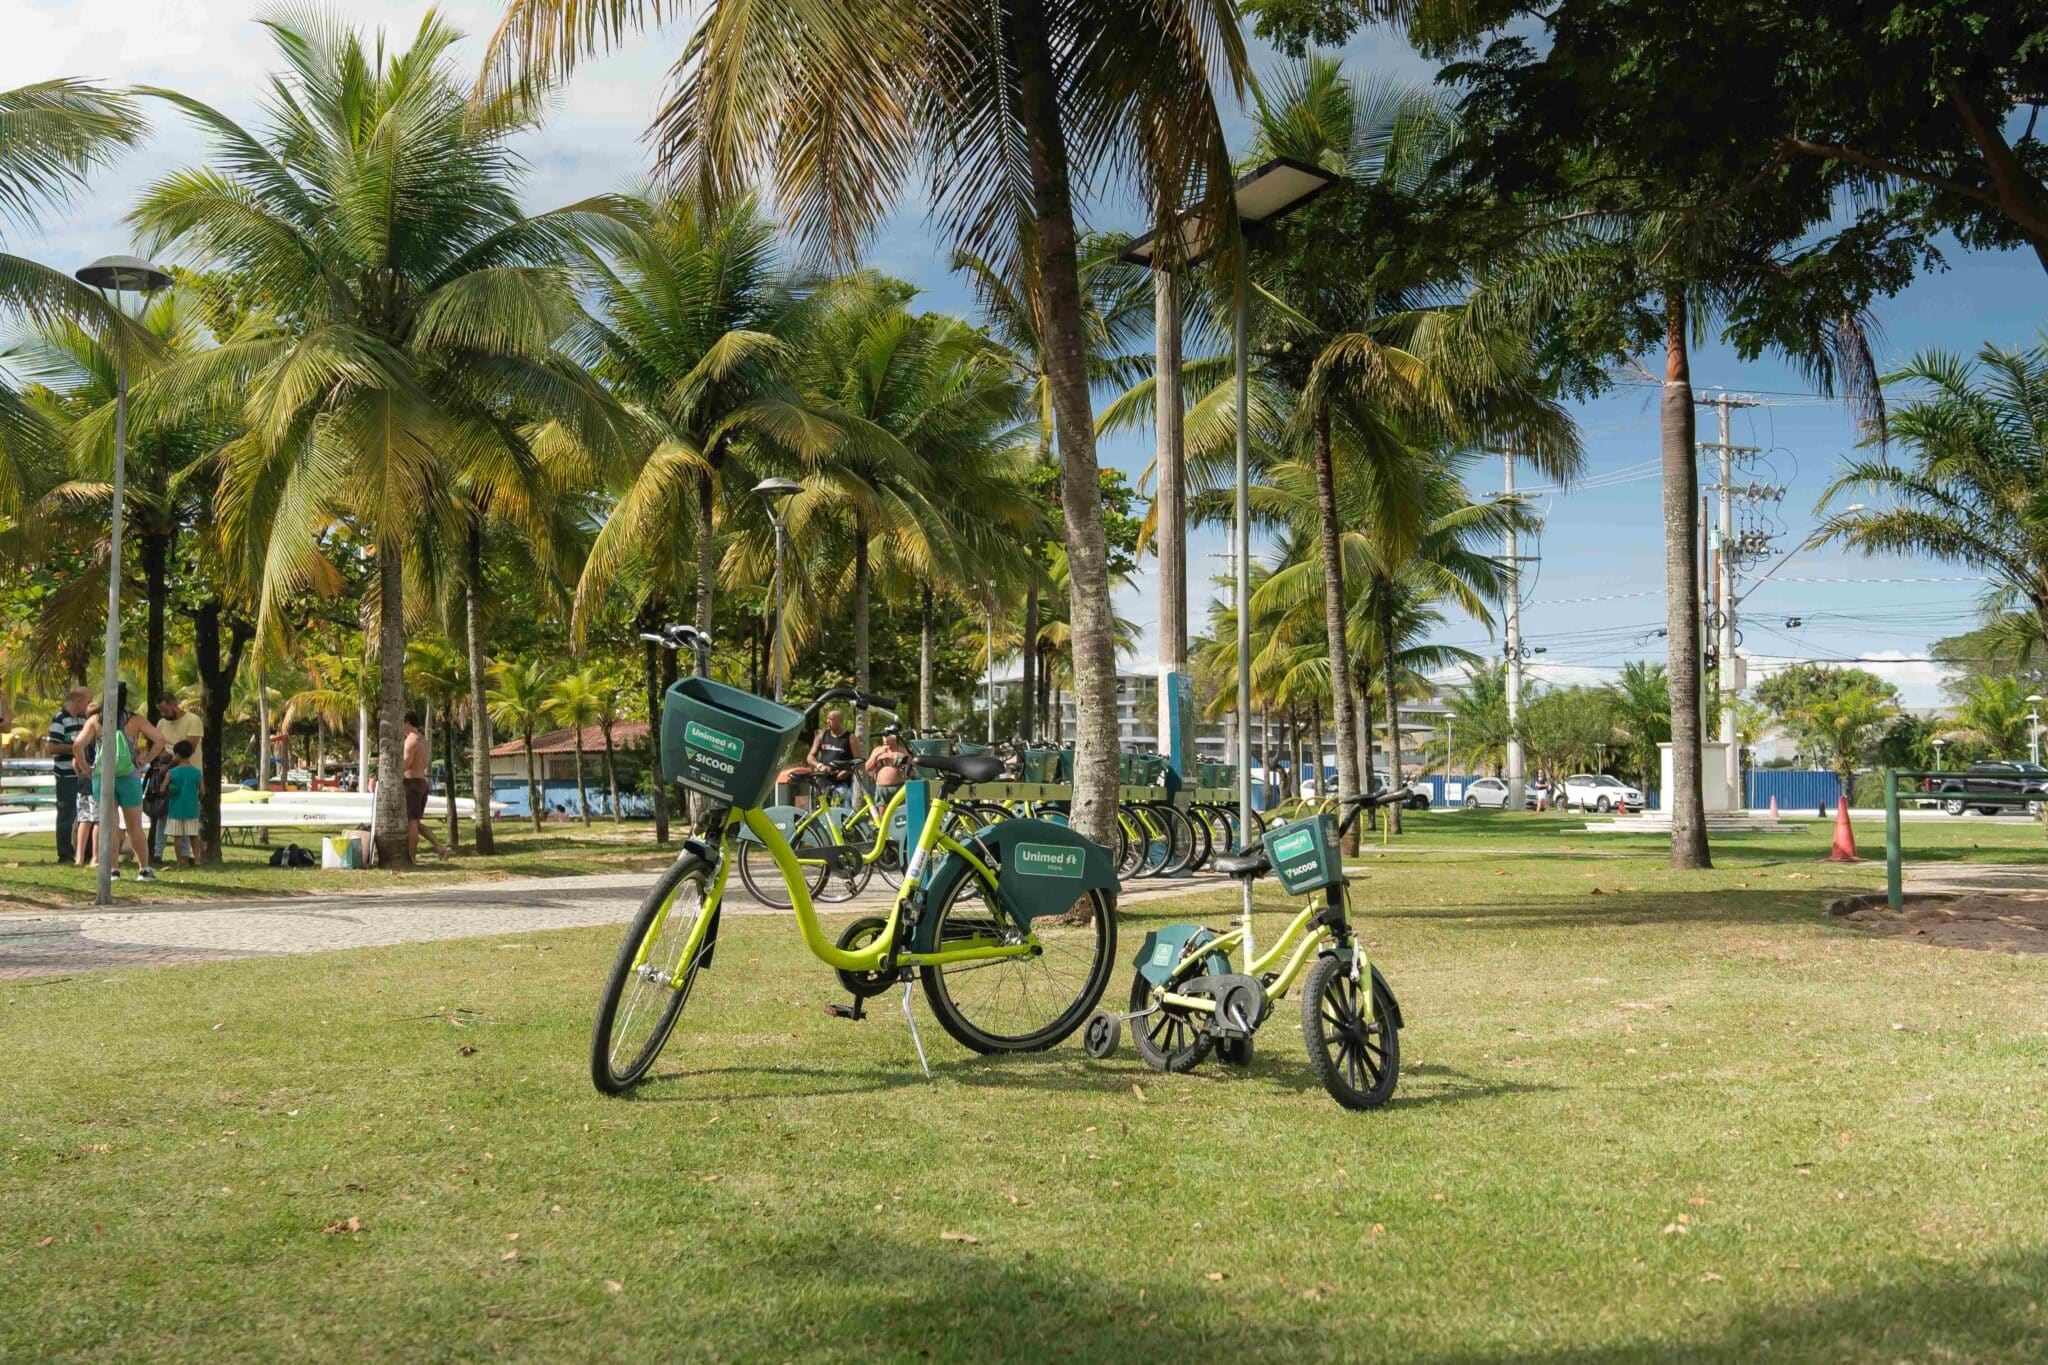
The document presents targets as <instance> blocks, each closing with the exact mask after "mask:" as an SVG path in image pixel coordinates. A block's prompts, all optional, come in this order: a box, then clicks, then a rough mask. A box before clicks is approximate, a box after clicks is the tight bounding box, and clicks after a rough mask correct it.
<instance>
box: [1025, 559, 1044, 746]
mask: <svg viewBox="0 0 2048 1365" xmlns="http://www.w3.org/2000/svg"><path fill="white" fill-rule="evenodd" d="M1023 654H1024V658H1023V669H1024V678H1023V689H1024V690H1023V696H1024V738H1026V739H1030V738H1031V737H1032V736H1034V735H1036V734H1037V733H1038V732H1039V731H1040V730H1041V729H1042V728H1043V726H1034V725H1033V724H1032V720H1033V717H1032V714H1031V713H1032V712H1033V711H1034V710H1037V709H1041V708H1042V706H1043V702H1042V701H1041V700H1040V698H1039V693H1038V689H1039V688H1040V687H1041V686H1042V684H1041V683H1040V682H1039V676H1038V675H1039V673H1040V672H1041V671H1042V665H1041V663H1040V660H1039V658H1038V584H1036V583H1033V584H1032V585H1031V586H1030V587H1028V588H1026V589H1025V590H1024V649H1023Z"/></svg>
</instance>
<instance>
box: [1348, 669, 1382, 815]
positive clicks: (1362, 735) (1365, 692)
mask: <svg viewBox="0 0 2048 1365" xmlns="http://www.w3.org/2000/svg"><path fill="white" fill-rule="evenodd" d="M1371 667H1372V660H1371V659H1366V660H1364V661H1362V662H1361V663H1360V665H1359V668H1360V670H1361V675H1362V674H1363V672H1364V671H1365V670H1368V669H1370V668H1371ZM1362 681H1363V678H1362V676H1361V682H1362ZM1356 702H1357V710H1356V711H1355V712H1353V714H1354V715H1356V716H1357V717H1358V790H1359V791H1361V792H1367V793H1369V792H1371V791H1372V779H1373V765H1372V694H1371V692H1370V690H1369V689H1367V688H1366V687H1364V686H1361V687H1360V688H1359V689H1358V696H1357V698H1356ZM1359 823H1360V824H1362V825H1363V826H1364V827H1365V828H1367V829H1377V828H1379V812H1378V811H1377V810H1375V809H1373V808H1372V807H1371V806H1367V807H1366V808H1365V819H1363V820H1361V821H1360V822H1359Z"/></svg>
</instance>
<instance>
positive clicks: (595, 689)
mask: <svg viewBox="0 0 2048 1365" xmlns="http://www.w3.org/2000/svg"><path fill="white" fill-rule="evenodd" d="M604 697H605V688H604V683H603V681H602V680H601V679H599V678H598V676H597V671H596V669H594V668H585V669H583V670H582V671H581V672H577V673H568V674H564V675H563V676H562V677H561V678H560V679H558V680H557V681H556V683H555V686H554V690H553V692H551V693H550V694H549V698H550V701H551V702H552V704H553V714H554V717H555V719H556V720H558V721H560V722H561V723H562V724H564V725H566V726H568V727H569V728H570V729H571V730H572V731H574V732H575V736H576V741H575V742H576V805H577V808H578V810H579V811H581V813H582V815H583V823H584V824H585V825H586V826H587V825H588V824H589V823H590V790H589V788H587V787H585V786H584V785H583V731H584V728H585V727H586V726H591V725H595V724H597V720H598V717H599V716H600V715H601V714H603V711H604ZM605 761H606V766H607V767H609V766H610V761H611V760H610V755H609V753H607V755H606V760H605Z"/></svg>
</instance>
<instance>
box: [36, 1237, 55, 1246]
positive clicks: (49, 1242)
mask: <svg viewBox="0 0 2048 1365" xmlns="http://www.w3.org/2000/svg"><path fill="white" fill-rule="evenodd" d="M56 1241H57V1239H56V1238H55V1237H45V1238H43V1240H42V1241H40V1242H37V1243H36V1245H37V1246H39V1247H46V1246H53V1245H55V1244H56Z"/></svg>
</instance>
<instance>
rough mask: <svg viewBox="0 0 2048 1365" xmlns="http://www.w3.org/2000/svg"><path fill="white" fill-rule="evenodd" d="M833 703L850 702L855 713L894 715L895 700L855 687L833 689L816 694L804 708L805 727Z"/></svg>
mask: <svg viewBox="0 0 2048 1365" xmlns="http://www.w3.org/2000/svg"><path fill="white" fill-rule="evenodd" d="M835 701H850V702H852V703H853V708H854V710H856V711H886V712H888V713H889V714H890V715H892V716H893V715H895V714H896V699H895V698H894V697H885V696H882V695H881V694H879V693H870V692H863V691H861V690H860V689H859V688H857V687H833V688H828V689H826V690H825V691H824V692H821V693H819V694H818V697H817V699H816V700H815V701H813V702H812V703H811V704H810V705H809V706H807V707H805V708H804V723H805V724H806V725H808V724H810V722H812V721H814V720H816V719H817V718H818V712H819V711H821V710H822V709H824V708H825V707H826V706H827V705H829V704H831V703H832V702H835Z"/></svg>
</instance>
